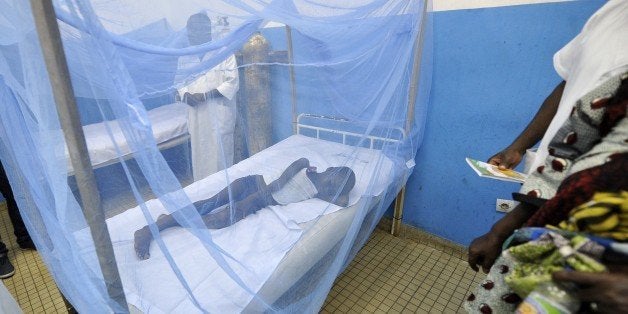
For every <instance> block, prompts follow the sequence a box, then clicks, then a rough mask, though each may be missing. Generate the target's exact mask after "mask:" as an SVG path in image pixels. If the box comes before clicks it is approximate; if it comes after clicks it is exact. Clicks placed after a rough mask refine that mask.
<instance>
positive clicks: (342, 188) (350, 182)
mask: <svg viewBox="0 0 628 314" xmlns="http://www.w3.org/2000/svg"><path fill="white" fill-rule="evenodd" d="M315 178H316V179H315V180H314V184H315V185H316V189H317V190H318V195H319V196H318V197H319V198H321V199H324V200H326V201H329V202H331V203H334V204H337V205H340V206H347V205H348V203H349V192H351V190H352V189H353V187H354V186H355V173H353V170H351V168H349V167H329V168H327V170H325V171H324V172H320V173H315ZM336 196H337V197H336Z"/></svg>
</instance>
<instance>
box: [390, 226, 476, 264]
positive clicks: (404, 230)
mask: <svg viewBox="0 0 628 314" xmlns="http://www.w3.org/2000/svg"><path fill="white" fill-rule="evenodd" d="M391 225H392V219H391V218H389V217H382V219H381V220H380V221H379V223H378V224H377V228H378V229H380V230H383V231H386V232H390V228H391ZM399 230H400V231H399V237H401V238H404V239H408V240H410V241H414V242H417V243H420V244H423V245H426V246H429V247H432V248H435V249H439V250H441V251H444V252H447V253H449V254H451V255H453V256H455V257H458V258H460V259H463V260H467V256H468V255H467V248H466V247H465V246H463V245H461V244H458V243H455V242H453V241H449V240H447V239H443V238H441V237H439V236H436V235H433V234H431V233H429V232H426V231H423V230H421V229H418V228H416V227H413V226H410V225H407V224H404V223H402V224H401V228H400V229H399Z"/></svg>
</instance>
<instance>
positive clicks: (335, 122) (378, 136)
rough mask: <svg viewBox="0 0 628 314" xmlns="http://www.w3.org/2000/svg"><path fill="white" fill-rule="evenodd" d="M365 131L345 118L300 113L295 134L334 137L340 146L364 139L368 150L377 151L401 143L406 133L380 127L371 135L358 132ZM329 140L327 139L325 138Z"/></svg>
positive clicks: (360, 125)
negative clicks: (388, 144) (387, 145)
mask: <svg viewBox="0 0 628 314" xmlns="http://www.w3.org/2000/svg"><path fill="white" fill-rule="evenodd" d="M361 129H363V130H366V125H364V124H360V123H356V122H353V121H350V120H348V119H345V118H338V117H333V116H323V115H316V114H310V113H302V114H299V116H298V117H297V127H296V132H297V134H301V135H305V136H310V137H315V138H322V136H325V135H326V134H327V135H336V136H337V137H339V138H337V139H334V140H335V141H337V142H339V143H342V144H349V143H348V142H349V141H350V140H351V139H353V140H359V139H362V138H364V139H365V140H366V141H367V145H368V148H370V149H377V148H379V147H381V145H380V144H386V143H397V144H399V143H401V142H403V141H404V140H405V138H406V133H405V131H404V130H403V128H400V127H390V126H385V127H380V126H376V127H375V128H374V130H373V131H372V132H371V133H372V134H364V133H363V132H362V133H361V132H359V130H361ZM325 139H326V140H329V137H327V138H325Z"/></svg>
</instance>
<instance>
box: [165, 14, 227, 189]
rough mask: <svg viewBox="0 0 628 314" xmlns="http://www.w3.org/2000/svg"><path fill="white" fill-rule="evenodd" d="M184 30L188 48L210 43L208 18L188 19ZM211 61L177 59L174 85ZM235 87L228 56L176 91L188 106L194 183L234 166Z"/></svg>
mask: <svg viewBox="0 0 628 314" xmlns="http://www.w3.org/2000/svg"><path fill="white" fill-rule="evenodd" d="M186 27H187V35H188V40H189V44H190V46H197V45H202V44H205V43H208V42H210V41H212V26H211V20H210V19H209V17H208V16H207V15H205V14H203V13H198V14H194V15H192V16H190V18H189V19H188V22H187V26H186ZM210 58H211V55H208V54H201V55H186V56H182V57H180V58H179V65H178V71H177V77H176V78H175V82H176V83H179V82H181V81H182V80H184V79H186V78H187V76H186V73H185V70H189V69H192V68H194V67H196V66H199V65H201V64H203V63H204V62H206V61H207V60H208V59H210ZM187 74H188V75H189V73H187ZM238 88H239V79H238V67H237V64H236V59H235V56H234V55H230V56H229V57H227V58H226V59H225V60H224V61H222V62H221V63H219V64H218V65H216V66H215V67H214V68H212V69H210V70H209V71H207V72H206V73H204V74H202V75H200V76H199V77H197V78H194V79H193V80H192V81H191V82H189V83H187V84H185V85H183V86H182V87H179V88H178V90H177V95H176V98H177V99H178V100H180V101H182V102H184V103H186V104H188V105H190V108H189V118H188V131H189V133H190V141H191V146H192V173H193V176H194V181H198V180H200V179H202V178H204V177H207V176H209V175H210V174H212V173H214V172H217V171H218V170H221V169H224V168H227V167H229V166H231V165H232V164H233V151H234V139H233V136H234V129H235V117H236V107H235V96H236V93H237V92H238Z"/></svg>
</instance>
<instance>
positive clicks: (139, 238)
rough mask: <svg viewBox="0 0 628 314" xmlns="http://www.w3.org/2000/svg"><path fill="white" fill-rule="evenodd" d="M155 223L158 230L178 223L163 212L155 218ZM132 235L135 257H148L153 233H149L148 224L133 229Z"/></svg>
mask: <svg viewBox="0 0 628 314" xmlns="http://www.w3.org/2000/svg"><path fill="white" fill-rule="evenodd" d="M155 225H156V226H157V229H158V230H159V231H162V230H165V229H168V228H172V227H178V226H179V223H178V222H177V221H176V220H175V219H174V217H172V215H165V214H163V215H160V216H159V218H157V221H156V222H155ZM133 237H134V240H135V244H134V245H135V253H136V254H137V257H139V259H142V260H144V259H148V258H149V257H150V253H149V249H150V244H151V242H152V241H153V235H152V234H151V233H150V229H149V228H148V226H144V227H142V228H141V229H139V230H137V231H135V234H134V235H133Z"/></svg>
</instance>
